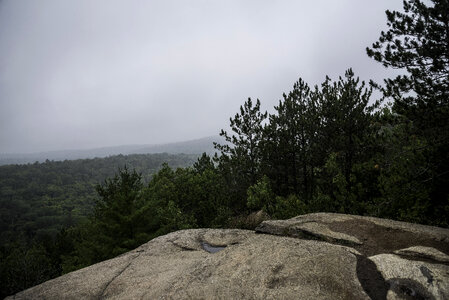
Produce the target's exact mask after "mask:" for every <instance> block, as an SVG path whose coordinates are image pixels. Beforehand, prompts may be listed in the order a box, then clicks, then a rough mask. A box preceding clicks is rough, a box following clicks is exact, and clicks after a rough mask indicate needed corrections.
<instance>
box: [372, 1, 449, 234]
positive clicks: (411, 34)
mask: <svg viewBox="0 0 449 300" xmlns="http://www.w3.org/2000/svg"><path fill="white" fill-rule="evenodd" d="M387 18H388V23H387V25H388V27H389V30H388V31H387V32H382V33H381V36H380V38H379V41H378V42H376V43H374V44H373V46H372V48H371V49H370V48H368V49H367V53H368V55H369V56H371V57H373V58H374V59H375V60H376V61H378V62H380V63H382V64H383V65H384V66H386V67H390V68H395V69H400V70H402V71H403V74H402V75H399V76H397V77H396V78H393V79H386V80H385V87H383V88H382V90H383V92H384V94H385V96H387V97H390V98H391V99H392V100H393V101H394V102H393V111H394V112H395V113H397V114H399V115H401V116H403V117H404V118H405V119H406V121H407V122H411V123H412V125H411V126H410V128H409V129H411V130H409V132H410V134H411V135H412V136H415V137H416V138H417V140H419V141H420V142H419V143H415V142H412V143H410V144H408V145H404V144H403V143H401V145H403V147H404V149H403V150H404V151H402V150H401V153H410V152H411V153H416V155H417V157H416V158H415V157H414V158H410V157H409V154H404V155H403V156H402V157H398V161H404V159H406V158H407V157H408V158H410V159H411V160H413V161H414V162H415V163H417V165H415V166H409V167H410V168H411V170H413V169H420V170H421V171H420V172H418V173H416V172H414V171H411V172H408V171H405V172H401V174H402V175H403V176H407V177H403V178H404V182H408V183H410V182H415V183H416V184H417V186H416V187H415V188H413V189H412V190H413V191H414V192H418V191H422V190H423V189H422V188H421V186H425V187H426V188H425V189H426V190H427V191H426V192H423V193H424V194H426V193H428V196H425V195H424V194H423V193H421V192H418V194H417V195H418V198H419V199H421V200H420V202H422V203H421V204H417V203H415V204H412V207H416V208H417V209H412V211H409V210H408V211H409V212H407V213H401V214H400V215H401V216H405V215H413V216H414V217H413V218H412V219H415V220H423V219H426V220H429V221H430V220H433V222H432V223H434V222H435V224H440V225H444V226H448V224H449V220H448V217H447V214H445V215H444V216H442V214H441V212H442V211H446V208H447V205H448V201H447V200H448V195H449V51H448V49H449V46H448V40H449V31H448V22H449V1H447V0H431V1H420V0H415V1H404V12H396V11H393V12H390V11H387ZM409 167H405V165H404V168H409ZM396 174H397V173H396ZM416 174H418V175H416ZM418 178H419V182H418V181H417V180H418ZM404 185H407V184H406V183H404ZM425 198H427V199H425ZM418 207H419V209H418ZM426 207H427V208H426ZM417 211H426V214H425V215H426V217H424V218H422V217H421V218H420V217H419V213H418V212H417Z"/></svg>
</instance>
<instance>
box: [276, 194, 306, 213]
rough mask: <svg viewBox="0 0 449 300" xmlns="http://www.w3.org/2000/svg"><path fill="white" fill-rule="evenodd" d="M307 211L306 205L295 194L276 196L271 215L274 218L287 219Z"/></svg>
mask: <svg viewBox="0 0 449 300" xmlns="http://www.w3.org/2000/svg"><path fill="white" fill-rule="evenodd" d="M307 212H308V208H307V205H306V204H305V203H304V201H301V199H299V198H298V196H296V195H293V194H292V195H289V196H287V197H281V196H277V197H276V200H275V207H274V209H273V212H272V216H273V218H275V219H289V218H293V217H296V216H298V215H302V214H305V213H307Z"/></svg>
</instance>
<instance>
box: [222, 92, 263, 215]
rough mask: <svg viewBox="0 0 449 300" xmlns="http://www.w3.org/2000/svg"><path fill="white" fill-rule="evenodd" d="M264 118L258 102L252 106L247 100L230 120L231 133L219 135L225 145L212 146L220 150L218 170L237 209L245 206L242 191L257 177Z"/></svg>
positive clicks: (244, 194) (244, 195)
mask: <svg viewBox="0 0 449 300" xmlns="http://www.w3.org/2000/svg"><path fill="white" fill-rule="evenodd" d="M266 118H267V113H266V112H264V113H262V112H261V111H260V101H259V99H257V101H256V103H255V104H253V101H252V100H251V98H248V100H247V101H245V103H244V104H243V106H240V113H237V114H236V115H235V116H234V118H230V126H231V129H232V131H233V132H234V134H232V135H229V134H228V133H227V132H226V131H225V130H222V131H221V133H220V135H221V136H223V137H224V138H225V140H226V142H228V143H229V144H225V145H220V144H217V143H215V144H214V145H215V147H216V148H217V149H218V150H220V151H221V157H220V161H221V162H222V163H221V169H222V172H223V174H226V178H227V180H228V183H229V186H230V188H231V190H232V191H231V192H232V193H233V194H234V200H235V202H237V203H234V204H236V206H237V207H236V208H237V209H240V208H242V207H245V205H244V204H245V201H244V200H245V199H246V189H247V188H248V187H249V186H251V185H253V184H255V183H256V182H257V180H258V178H259V177H260V167H261V157H262V149H261V140H262V130H263V125H264V124H263V123H264V120H265V119H266Z"/></svg>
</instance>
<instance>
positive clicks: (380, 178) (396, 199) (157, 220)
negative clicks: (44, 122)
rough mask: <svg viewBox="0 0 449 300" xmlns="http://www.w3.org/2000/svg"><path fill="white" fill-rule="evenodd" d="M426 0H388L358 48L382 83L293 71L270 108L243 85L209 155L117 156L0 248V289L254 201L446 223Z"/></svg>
mask: <svg viewBox="0 0 449 300" xmlns="http://www.w3.org/2000/svg"><path fill="white" fill-rule="evenodd" d="M431 4H432V5H431V6H427V5H426V4H424V2H421V1H404V12H389V11H387V18H388V23H387V24H388V27H389V30H388V31H386V32H382V33H381V36H380V38H379V41H378V42H376V43H374V44H373V45H372V46H371V47H369V48H367V54H368V56H370V57H372V58H373V59H374V60H376V61H378V62H379V63H381V64H383V65H384V66H385V67H391V68H396V69H401V70H403V75H400V76H398V77H396V78H389V79H386V80H385V82H384V83H383V84H375V83H369V84H367V83H364V82H362V81H360V80H359V78H358V77H357V76H356V74H355V73H354V71H353V70H352V69H348V70H347V71H346V72H344V74H343V75H342V76H341V77H339V78H337V79H331V78H329V77H324V78H323V82H322V83H321V84H320V85H316V86H309V85H308V84H307V83H306V82H305V81H304V80H302V79H299V80H298V81H297V82H296V83H295V84H294V85H293V88H292V90H291V91H290V92H288V93H285V94H284V95H283V96H282V99H281V100H280V101H279V103H278V105H276V106H275V108H274V113H272V114H268V113H267V112H264V111H262V110H261V103H260V101H259V100H258V99H257V100H252V99H251V98H248V100H246V101H245V102H244V103H243V104H242V106H241V107H240V110H239V111H238V112H237V114H236V115H235V116H234V117H231V118H230V128H231V131H229V132H228V131H225V130H222V131H221V136H222V137H223V138H224V139H225V140H226V141H227V143H226V144H220V143H218V144H215V147H216V149H217V150H218V151H219V152H220V155H215V156H213V157H211V156H209V155H207V154H203V155H202V156H201V157H199V158H198V159H197V160H196V162H195V163H194V164H193V166H192V167H186V168H172V167H170V166H169V165H167V164H164V165H163V166H162V168H161V169H160V170H159V171H158V172H157V173H156V174H155V175H154V176H153V177H151V179H150V180H149V181H147V178H145V174H143V176H142V175H141V174H140V172H141V170H139V169H137V166H135V165H131V164H128V165H127V167H126V168H122V169H120V170H118V171H117V173H116V174H115V176H113V177H109V178H108V179H107V180H106V181H104V182H102V181H99V182H98V183H99V185H96V188H95V190H96V192H97V196H95V197H93V198H92V201H93V202H92V203H93V205H92V206H91V207H92V213H91V214H90V216H89V218H87V219H85V220H84V221H83V222H79V223H78V224H76V225H74V224H69V225H74V226H65V227H64V228H63V229H61V230H60V231H59V232H58V233H56V234H54V235H53V237H48V235H45V236H42V238H40V239H38V238H36V239H35V240H33V241H32V242H31V243H27V244H25V245H23V244H20V243H21V242H20V241H19V240H18V241H15V243H16V245H15V246H12V245H9V246H8V248H7V249H3V250H2V269H1V279H2V282H4V283H5V285H4V287H3V290H2V295H6V294H8V293H13V292H15V291H18V290H20V289H23V288H26V287H27V286H31V285H33V284H36V283H38V282H40V281H43V280H46V279H48V278H51V277H54V276H58V275H60V274H63V273H66V272H69V271H72V270H75V269H78V268H81V267H84V266H87V265H90V264H93V263H95V262H98V261H101V260H104V259H108V258H111V257H114V256H116V255H119V254H121V253H124V252H126V251H129V250H131V249H133V248H135V247H137V246H138V245H140V244H142V243H144V242H146V241H148V240H150V239H152V238H154V237H156V236H159V235H162V234H165V233H168V232H171V231H174V230H179V229H185V228H198V227H241V228H251V226H254V222H253V220H252V219H251V216H253V215H254V213H255V212H259V215H265V216H266V217H267V218H268V217H269V218H289V217H293V216H296V215H299V214H303V213H310V212H340V213H348V214H358V215H369V216H376V217H382V218H391V219H395V220H402V221H407V222H416V223H422V224H429V225H436V226H442V227H448V226H449V127H448V126H449V42H448V41H449V31H448V30H447V28H449V2H448V1H447V0H433V1H431ZM374 89H378V90H379V91H380V92H381V93H382V95H383V97H382V98H381V99H374V97H373V91H374ZM43 166H45V164H44V165H43ZM61 180H62V179H61ZM13 192H14V190H13ZM48 200H49V201H51V198H49V199H48ZM5 203H14V201H7V200H5ZM61 207H62V206H61ZM261 211H262V213H260V212H261ZM2 226H3V225H2Z"/></svg>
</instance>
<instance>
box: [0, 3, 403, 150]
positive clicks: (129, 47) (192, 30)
mask: <svg viewBox="0 0 449 300" xmlns="http://www.w3.org/2000/svg"><path fill="white" fill-rule="evenodd" d="M401 7H402V0H376V1H367V0H338V1H335V0H314V1H311V0H309V1H305V0H295V1H288V0H282V1H274V0H271V1H268V0H235V1H234V0H216V1H214V0H160V1H155V0H146V1H144V0H135V1H130V0H126V1H125V0H120V1H119V0H117V1H113V0H71V1H69V0H39V1H36V0H0V153H2V152H3V153H5V152H37V151H48V150H62V149H85V148H93V147H102V146H113V145H124V144H155V143H166V142H175V141H183V140H189V139H195V138H201V137H205V136H210V135H216V134H218V132H219V130H220V129H221V128H225V127H227V126H228V123H229V117H231V116H233V115H234V114H235V113H236V112H237V111H238V108H239V106H240V105H241V104H242V103H243V102H244V101H245V100H246V99H247V98H248V97H251V98H254V99H255V98H259V99H260V100H261V102H262V106H263V109H264V110H265V109H267V110H271V109H272V107H273V106H274V105H276V104H277V103H278V101H279V99H280V98H281V97H282V93H283V92H288V91H289V90H290V89H291V87H292V86H293V83H294V82H295V81H296V80H297V79H298V78H299V77H302V78H303V79H304V80H306V82H308V83H309V84H317V83H320V82H322V81H323V80H324V77H325V75H329V76H331V78H333V79H336V78H338V76H339V75H342V74H344V71H345V70H346V69H347V68H349V67H352V68H353V69H354V71H355V73H356V75H358V76H360V77H361V78H362V79H363V80H369V79H374V80H377V81H379V82H380V81H381V80H382V78H384V77H386V76H387V74H388V73H387V71H386V70H385V69H384V68H383V67H382V66H381V65H380V64H378V63H376V62H374V61H373V60H371V59H370V58H368V57H367V55H366V54H365V48H366V46H370V45H371V44H372V43H373V42H374V41H376V40H377V39H378V37H379V34H380V31H381V30H385V29H386V28H387V27H386V17H385V13H384V11H385V10H386V9H395V10H400V9H401Z"/></svg>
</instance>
